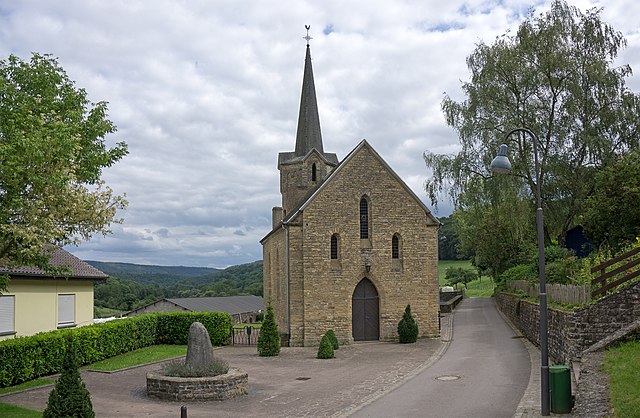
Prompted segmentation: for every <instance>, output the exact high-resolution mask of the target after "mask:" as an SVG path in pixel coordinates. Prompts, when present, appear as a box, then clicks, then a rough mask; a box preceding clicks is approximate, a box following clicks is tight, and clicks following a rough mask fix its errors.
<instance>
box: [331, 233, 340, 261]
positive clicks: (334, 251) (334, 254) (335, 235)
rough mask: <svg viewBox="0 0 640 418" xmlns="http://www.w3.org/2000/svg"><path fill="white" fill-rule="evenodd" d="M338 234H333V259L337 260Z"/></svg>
mask: <svg viewBox="0 0 640 418" xmlns="http://www.w3.org/2000/svg"><path fill="white" fill-rule="evenodd" d="M338 251H339V248H338V234H333V235H331V259H332V260H337V259H338V254H339V253H338Z"/></svg>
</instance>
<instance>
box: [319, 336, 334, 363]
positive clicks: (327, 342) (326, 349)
mask: <svg viewBox="0 0 640 418" xmlns="http://www.w3.org/2000/svg"><path fill="white" fill-rule="evenodd" d="M334 356H335V355H334V352H333V344H332V343H331V338H330V337H329V336H328V335H327V334H324V335H323V336H322V339H321V340H320V346H319V347H318V358H321V359H326V358H333V357H334Z"/></svg>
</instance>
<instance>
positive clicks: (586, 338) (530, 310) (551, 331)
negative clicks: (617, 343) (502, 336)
mask: <svg viewBox="0 0 640 418" xmlns="http://www.w3.org/2000/svg"><path fill="white" fill-rule="evenodd" d="M495 300H496V303H497V305H498V307H499V308H500V310H501V311H502V312H503V313H504V314H505V315H506V316H507V317H508V318H509V319H510V320H511V322H513V323H514V324H515V325H516V326H517V327H518V328H519V329H520V331H521V332H522V334H523V335H524V336H526V337H527V338H528V339H529V340H530V341H532V342H533V343H535V344H537V345H540V306H539V305H538V304H537V303H533V302H529V301H525V300H520V299H519V297H518V296H517V295H515V294H511V293H503V292H500V293H496V298H495ZM547 311H548V315H547V316H548V341H549V356H550V357H551V358H552V360H554V361H555V362H556V363H568V362H569V361H570V360H571V359H574V358H579V357H580V356H581V353H582V352H583V351H584V350H586V349H587V348H589V347H590V346H592V345H593V344H595V343H597V342H599V341H601V340H603V339H604V338H606V337H608V336H609V335H611V334H612V333H614V332H616V331H618V330H620V329H622V328H624V327H625V326H627V325H629V324H631V323H632V322H633V321H636V320H637V319H638V318H640V282H638V283H635V284H633V285H631V286H628V287H627V288H625V289H623V290H622V291H620V292H618V293H615V294H612V295H609V296H606V297H604V298H602V299H600V300H599V301H598V302H596V303H594V304H592V305H588V306H586V307H584V308H581V309H578V310H576V311H573V312H571V311H561V310H558V309H553V308H549V309H548V310H547Z"/></svg>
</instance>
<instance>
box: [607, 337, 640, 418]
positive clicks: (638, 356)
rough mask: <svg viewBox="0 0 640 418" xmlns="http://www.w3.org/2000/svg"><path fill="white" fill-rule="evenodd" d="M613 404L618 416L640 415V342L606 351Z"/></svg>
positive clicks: (624, 344)
mask: <svg viewBox="0 0 640 418" xmlns="http://www.w3.org/2000/svg"><path fill="white" fill-rule="evenodd" d="M604 370H605V372H606V373H607V374H608V375H609V390H610V392H611V393H610V395H611V404H612V405H613V408H614V410H615V416H616V417H625V418H626V417H640V342H638V341H630V342H627V343H623V344H620V345H619V346H618V347H614V348H611V349H609V350H607V351H606V353H605V359H604Z"/></svg>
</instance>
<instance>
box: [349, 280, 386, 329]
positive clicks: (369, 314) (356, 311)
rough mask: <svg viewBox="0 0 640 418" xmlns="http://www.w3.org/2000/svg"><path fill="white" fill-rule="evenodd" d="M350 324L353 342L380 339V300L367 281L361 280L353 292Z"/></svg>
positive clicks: (374, 289) (374, 288)
mask: <svg viewBox="0 0 640 418" xmlns="http://www.w3.org/2000/svg"><path fill="white" fill-rule="evenodd" d="M351 324H352V328H353V340H354V341H375V340H378V339H380V299H379V298H378V291H377V290H376V287H375V286H374V285H373V283H371V281H370V280H369V279H366V278H365V279H362V280H361V281H360V283H358V285H357V286H356V289H355V290H354V291H353V298H352V308H351Z"/></svg>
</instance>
